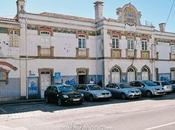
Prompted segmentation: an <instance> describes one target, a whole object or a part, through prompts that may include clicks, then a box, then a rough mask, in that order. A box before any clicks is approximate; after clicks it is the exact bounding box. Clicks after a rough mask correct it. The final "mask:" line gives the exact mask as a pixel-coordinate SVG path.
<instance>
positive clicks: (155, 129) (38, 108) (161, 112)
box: [0, 94, 175, 130]
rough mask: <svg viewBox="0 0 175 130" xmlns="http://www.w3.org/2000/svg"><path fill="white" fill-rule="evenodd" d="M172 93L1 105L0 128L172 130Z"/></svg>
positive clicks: (174, 127) (174, 115)
mask: <svg viewBox="0 0 175 130" xmlns="http://www.w3.org/2000/svg"><path fill="white" fill-rule="evenodd" d="M174 100H175V94H173V95H169V96H165V97H159V98H153V99H145V100H141V101H139V100H135V101H120V100H112V101H104V102H94V103H85V104H84V105H83V106H64V107H57V106H56V105H54V104H45V103H31V104H21V105H3V106H0V111H1V113H4V114H1V115H0V130H175V101H174Z"/></svg>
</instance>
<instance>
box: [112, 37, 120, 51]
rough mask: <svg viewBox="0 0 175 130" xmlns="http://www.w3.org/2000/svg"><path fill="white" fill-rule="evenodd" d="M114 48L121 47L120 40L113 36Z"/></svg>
mask: <svg viewBox="0 0 175 130" xmlns="http://www.w3.org/2000/svg"><path fill="white" fill-rule="evenodd" d="M112 48H113V49H116V48H119V40H118V38H113V39H112Z"/></svg>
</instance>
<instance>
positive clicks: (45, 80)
mask: <svg viewBox="0 0 175 130" xmlns="http://www.w3.org/2000/svg"><path fill="white" fill-rule="evenodd" d="M52 73H53V70H52V69H40V70H39V86H40V96H41V98H44V92H45V90H46V89H47V87H48V86H50V85H51V83H52V77H51V75H52Z"/></svg>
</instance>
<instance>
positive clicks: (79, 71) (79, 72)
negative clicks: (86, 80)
mask: <svg viewBox="0 0 175 130" xmlns="http://www.w3.org/2000/svg"><path fill="white" fill-rule="evenodd" d="M76 72H77V75H89V69H88V68H77V69H76Z"/></svg>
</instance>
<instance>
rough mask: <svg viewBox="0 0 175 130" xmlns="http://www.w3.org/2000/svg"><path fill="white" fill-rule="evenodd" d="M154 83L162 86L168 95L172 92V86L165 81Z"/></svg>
mask: <svg viewBox="0 0 175 130" xmlns="http://www.w3.org/2000/svg"><path fill="white" fill-rule="evenodd" d="M154 83H156V84H157V85H160V86H162V87H163V88H164V90H165V92H166V93H170V92H172V91H173V87H172V85H171V84H170V83H169V82H167V81H154Z"/></svg>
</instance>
